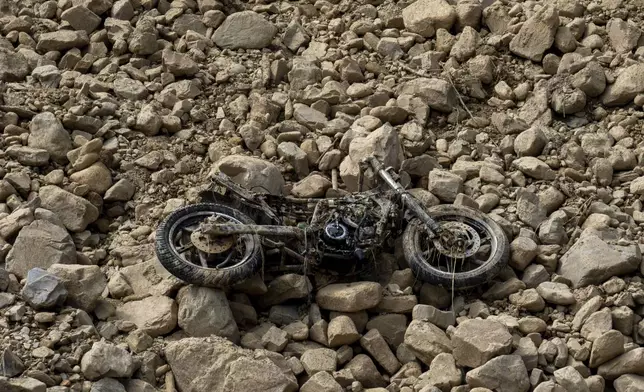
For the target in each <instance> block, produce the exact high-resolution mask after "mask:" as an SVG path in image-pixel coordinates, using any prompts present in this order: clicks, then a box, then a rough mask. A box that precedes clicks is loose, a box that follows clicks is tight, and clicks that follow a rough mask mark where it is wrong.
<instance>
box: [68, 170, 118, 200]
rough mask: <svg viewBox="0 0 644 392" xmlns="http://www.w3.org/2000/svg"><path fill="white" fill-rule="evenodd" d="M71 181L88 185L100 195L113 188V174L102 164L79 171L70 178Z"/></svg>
mask: <svg viewBox="0 0 644 392" xmlns="http://www.w3.org/2000/svg"><path fill="white" fill-rule="evenodd" d="M69 179H70V180H72V181H73V182H76V183H78V184H83V185H87V187H88V188H89V190H90V191H93V192H96V193H98V194H99V195H102V194H104V193H105V192H106V191H107V190H108V189H110V187H111V186H112V173H111V172H110V169H108V168H107V166H105V164H104V163H102V162H96V163H94V164H93V165H91V166H89V167H87V168H85V169H83V170H80V171H77V172H76V173H73V174H72V175H70V176H69Z"/></svg>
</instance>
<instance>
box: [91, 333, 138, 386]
mask: <svg viewBox="0 0 644 392" xmlns="http://www.w3.org/2000/svg"><path fill="white" fill-rule="evenodd" d="M80 366H81V371H82V372H83V375H84V376H85V377H86V378H87V379H89V380H97V379H99V378H103V377H115V378H121V377H124V378H127V377H131V376H132V373H133V372H134V367H135V365H134V361H133V360H132V356H131V355H130V354H129V353H128V352H127V351H125V350H123V349H122V348H120V347H118V346H115V345H113V344H110V343H105V342H96V343H94V344H93V345H92V348H91V349H90V350H89V351H88V352H87V353H85V355H83V358H82V359H81V361H80Z"/></svg>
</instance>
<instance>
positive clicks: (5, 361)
mask: <svg viewBox="0 0 644 392" xmlns="http://www.w3.org/2000/svg"><path fill="white" fill-rule="evenodd" d="M24 370H25V365H24V363H23V362H22V360H21V359H20V357H18V356H17V355H16V354H14V353H13V351H11V349H9V348H5V349H4V350H3V351H2V354H0V374H2V376H3V377H16V376H19V375H20V374H21V373H22V372H23V371H24Z"/></svg>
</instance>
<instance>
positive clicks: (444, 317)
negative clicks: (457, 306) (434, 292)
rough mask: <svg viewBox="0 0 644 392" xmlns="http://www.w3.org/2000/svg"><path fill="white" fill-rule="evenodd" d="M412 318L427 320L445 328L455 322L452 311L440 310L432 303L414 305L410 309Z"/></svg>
mask: <svg viewBox="0 0 644 392" xmlns="http://www.w3.org/2000/svg"><path fill="white" fill-rule="evenodd" d="M412 318H413V319H414V320H422V321H429V322H430V323H432V324H434V325H436V326H438V327H440V328H443V329H447V327H449V326H450V325H454V324H456V316H455V315H454V312H452V311H442V310H440V309H437V308H435V307H434V306H432V305H423V304H420V305H416V306H414V309H413V310H412Z"/></svg>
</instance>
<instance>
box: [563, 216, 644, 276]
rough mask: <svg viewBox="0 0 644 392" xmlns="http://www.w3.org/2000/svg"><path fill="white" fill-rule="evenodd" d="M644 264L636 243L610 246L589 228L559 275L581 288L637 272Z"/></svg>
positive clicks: (576, 244) (569, 251) (569, 252)
mask: <svg viewBox="0 0 644 392" xmlns="http://www.w3.org/2000/svg"><path fill="white" fill-rule="evenodd" d="M641 262H642V254H641V253H640V249H639V247H638V246H637V245H636V244H632V245H613V244H609V243H607V242H605V241H604V240H602V239H601V238H600V237H599V236H598V235H597V234H595V233H594V232H593V231H592V230H591V229H587V230H585V231H584V232H583V233H582V235H581V237H580V238H579V240H578V241H577V242H576V243H575V244H574V245H573V246H572V247H571V248H570V249H569V250H568V251H567V252H566V254H564V255H563V256H562V257H561V260H560V261H559V269H558V270H557V273H558V274H559V275H561V276H563V277H565V278H566V279H568V280H570V281H571V282H572V284H573V287H574V288H578V287H583V286H587V285H589V284H601V283H603V282H604V281H606V280H608V279H609V278H611V277H613V276H616V275H623V274H628V273H631V272H634V271H636V270H637V269H638V267H639V265H640V263H641Z"/></svg>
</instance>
